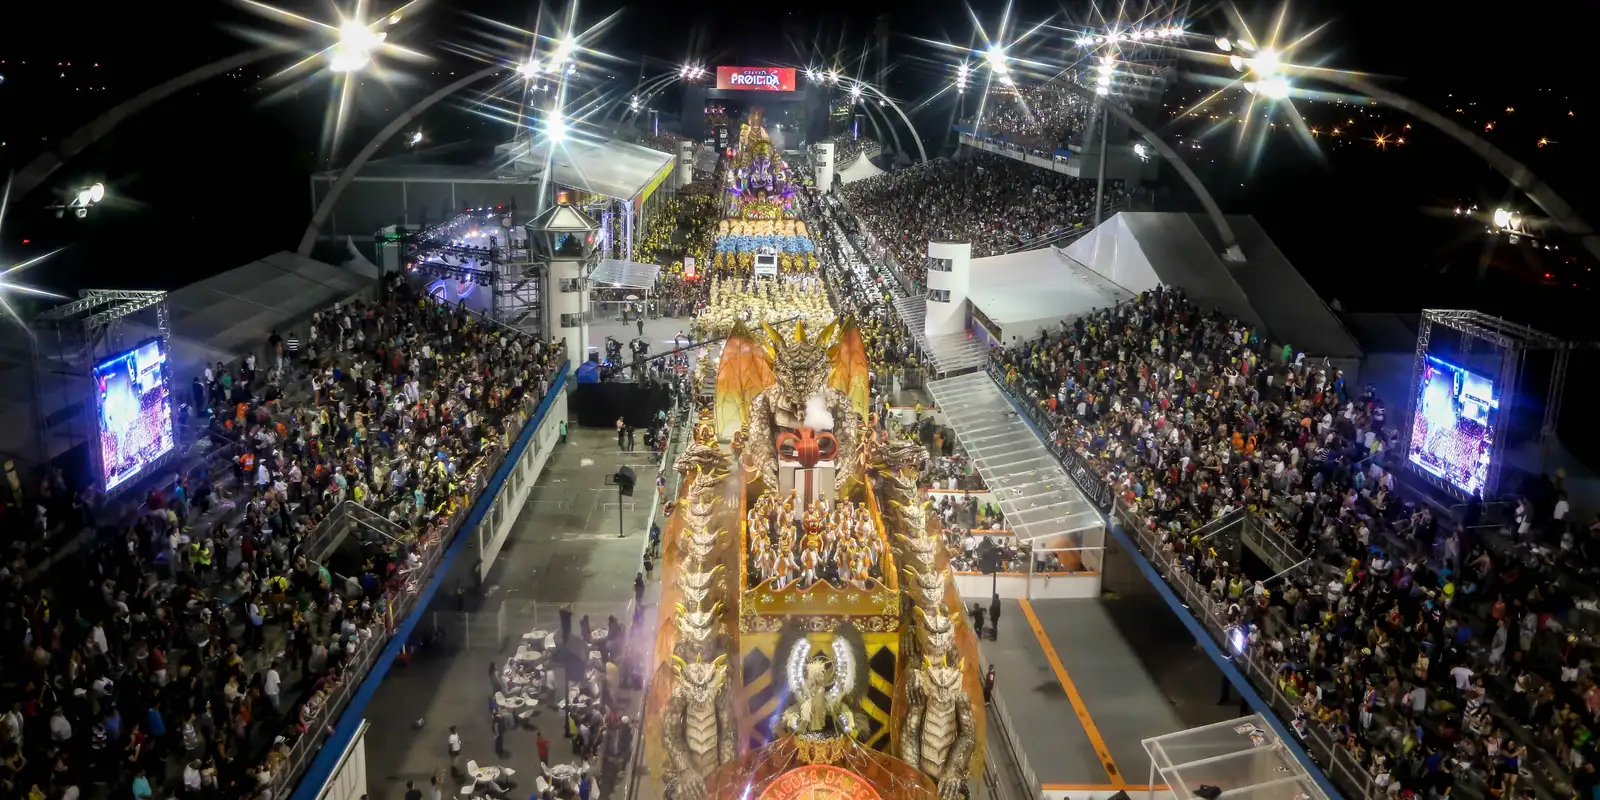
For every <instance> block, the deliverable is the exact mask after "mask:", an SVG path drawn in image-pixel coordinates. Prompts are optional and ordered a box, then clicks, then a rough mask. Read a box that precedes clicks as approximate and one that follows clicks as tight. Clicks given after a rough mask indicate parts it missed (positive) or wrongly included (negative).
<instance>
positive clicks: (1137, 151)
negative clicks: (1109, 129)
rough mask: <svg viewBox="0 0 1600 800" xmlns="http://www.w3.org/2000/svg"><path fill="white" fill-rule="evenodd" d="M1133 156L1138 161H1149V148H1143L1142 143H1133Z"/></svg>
mask: <svg viewBox="0 0 1600 800" xmlns="http://www.w3.org/2000/svg"><path fill="white" fill-rule="evenodd" d="M1133 154H1134V155H1135V156H1136V157H1138V159H1139V160H1140V161H1148V160H1150V148H1148V147H1145V144H1144V142H1134V143H1133Z"/></svg>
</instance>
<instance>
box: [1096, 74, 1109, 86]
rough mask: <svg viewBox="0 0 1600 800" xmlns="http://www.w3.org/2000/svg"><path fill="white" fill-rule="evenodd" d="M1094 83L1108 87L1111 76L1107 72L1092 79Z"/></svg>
mask: <svg viewBox="0 0 1600 800" xmlns="http://www.w3.org/2000/svg"><path fill="white" fill-rule="evenodd" d="M1094 83H1095V85H1096V86H1102V87H1109V86H1110V85H1111V76H1110V75H1109V74H1104V75H1101V76H1100V77H1098V78H1095V79H1094Z"/></svg>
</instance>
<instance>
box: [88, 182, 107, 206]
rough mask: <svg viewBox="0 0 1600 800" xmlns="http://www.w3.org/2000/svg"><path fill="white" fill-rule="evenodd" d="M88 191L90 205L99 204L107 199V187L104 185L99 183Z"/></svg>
mask: <svg viewBox="0 0 1600 800" xmlns="http://www.w3.org/2000/svg"><path fill="white" fill-rule="evenodd" d="M88 191H89V202H90V203H98V202H100V201H101V200H104V199H106V185H105V184H103V183H100V182H98V181H97V182H96V183H95V184H94V185H93V186H90V187H89V190H88Z"/></svg>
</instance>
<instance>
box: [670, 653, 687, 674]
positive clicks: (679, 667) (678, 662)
mask: <svg viewBox="0 0 1600 800" xmlns="http://www.w3.org/2000/svg"><path fill="white" fill-rule="evenodd" d="M687 666H689V662H687V661H684V660H683V656H680V655H678V654H677V653H673V654H672V671H673V672H675V673H677V674H679V675H681V674H683V668H684V667H687Z"/></svg>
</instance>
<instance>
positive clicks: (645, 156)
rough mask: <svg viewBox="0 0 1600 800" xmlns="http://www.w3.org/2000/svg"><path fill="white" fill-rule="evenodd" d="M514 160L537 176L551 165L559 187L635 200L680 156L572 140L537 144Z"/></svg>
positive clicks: (612, 141)
mask: <svg viewBox="0 0 1600 800" xmlns="http://www.w3.org/2000/svg"><path fill="white" fill-rule="evenodd" d="M496 152H498V153H506V154H511V146H510V145H503V146H501V147H500V148H496ZM514 159H515V161H516V162H517V165H518V166H519V167H520V168H522V169H523V170H530V171H532V172H533V173H535V174H537V173H539V172H541V171H542V170H544V168H545V165H546V164H547V163H548V164H549V169H550V176H551V179H552V180H554V181H555V182H556V183H559V184H563V185H566V186H571V187H572V188H574V189H581V190H583V191H586V192H593V193H594V194H600V195H605V196H606V197H611V198H615V199H618V200H631V199H632V198H634V197H637V196H638V195H639V194H640V193H641V192H643V191H644V190H645V187H647V186H649V185H650V183H651V181H654V180H655V178H656V176H657V175H660V174H661V171H662V170H664V169H666V168H668V167H670V166H671V165H672V162H673V161H674V160H676V156H673V155H672V154H670V153H663V152H661V151H660V150H652V149H650V148H648V147H645V146H643V145H637V144H629V143H627V142H620V141H617V140H615V139H608V140H606V141H600V142H596V141H589V140H585V139H568V140H566V141H563V142H550V141H548V140H546V141H544V142H541V143H538V144H535V145H533V146H532V147H531V148H530V149H529V150H528V151H527V152H524V153H516V154H514Z"/></svg>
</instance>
